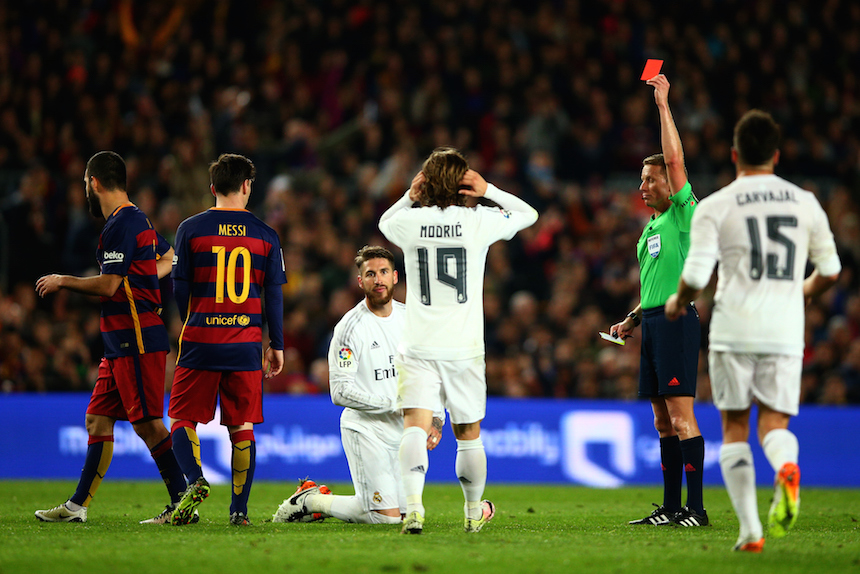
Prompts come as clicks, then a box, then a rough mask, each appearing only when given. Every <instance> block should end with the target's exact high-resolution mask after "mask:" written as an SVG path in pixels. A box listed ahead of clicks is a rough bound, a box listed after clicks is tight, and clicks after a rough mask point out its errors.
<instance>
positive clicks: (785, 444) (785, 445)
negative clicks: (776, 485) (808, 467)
mask: <svg viewBox="0 0 860 574" xmlns="http://www.w3.org/2000/svg"><path fill="white" fill-rule="evenodd" d="M761 448H762V450H764V454H765V456H766V457H767V461H768V462H769V463H770V465H771V466H772V467H773V471H774V472H779V469H781V468H782V465H784V464H785V463H787V462H793V463H795V464H797V455H798V452H799V451H800V446H799V445H798V444H797V437H796V436H794V433H793V432H791V431H790V430H788V429H774V430H772V431H770V432H769V433H767V434H766V435H765V436H764V440H763V441H761Z"/></svg>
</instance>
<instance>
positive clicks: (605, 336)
mask: <svg viewBox="0 0 860 574" xmlns="http://www.w3.org/2000/svg"><path fill="white" fill-rule="evenodd" d="M598 335H600V338H601V339H604V340H605V341H609V342H610V343H615V344H616V345H623V344H624V339H622V338H621V337H613V336H612V335H610V334H609V333H604V332H603V331H601V332H599V333H598Z"/></svg>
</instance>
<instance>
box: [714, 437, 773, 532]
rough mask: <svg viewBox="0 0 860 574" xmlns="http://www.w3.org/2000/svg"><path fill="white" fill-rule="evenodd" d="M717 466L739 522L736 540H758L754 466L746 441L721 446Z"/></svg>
mask: <svg viewBox="0 0 860 574" xmlns="http://www.w3.org/2000/svg"><path fill="white" fill-rule="evenodd" d="M720 469H721V470H722V471H723V482H725V483H726V490H727V491H728V492H729V498H730V499H731V501H732V506H733V507H734V509H735V514H736V515H737V517H738V522H740V526H741V532H740V538H739V539H746V540H760V539H761V537H762V532H763V530H762V526H761V519H760V518H759V516H758V501H757V499H756V489H755V466H754V465H753V456H752V449H751V448H750V445H749V443H746V442H731V443H728V444H723V446H722V447H720Z"/></svg>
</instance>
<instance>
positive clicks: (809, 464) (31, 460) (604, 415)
mask: <svg viewBox="0 0 860 574" xmlns="http://www.w3.org/2000/svg"><path fill="white" fill-rule="evenodd" d="M88 399H89V397H88V396H87V395H85V394H56V395H41V396H40V395H29V394H22V395H4V396H3V397H2V398H0V416H2V420H3V421H4V422H5V423H6V424H7V425H8V426H7V428H12V429H16V433H15V436H16V437H17V438H16V440H14V441H13V440H12V438H11V435H10V434H8V433H7V434H5V435H4V437H3V439H2V440H0V460H2V461H3V463H2V465H0V478H46V479H47V478H52V479H74V480H76V479H77V478H78V477H79V475H80V470H81V465H82V464H83V460H84V455H85V453H86V448H87V433H86V430H85V429H84V425H83V419H84V412H85V410H86V405H87V401H88ZM264 409H265V417H266V422H265V423H264V424H262V425H259V426H258V427H257V428H256V429H255V432H254V434H255V436H256V439H257V469H256V473H255V478H256V479H257V480H272V481H287V482H290V483H292V482H294V481H295V480H296V479H297V478H300V477H304V476H311V477H313V478H314V479H318V480H322V481H328V482H337V481H342V482H345V481H349V469H348V467H347V463H346V457H345V456H344V454H343V449H342V448H341V443H340V431H339V426H338V425H339V417H340V410H341V409H340V408H338V407H335V406H334V405H332V404H331V402H330V401H329V400H328V397H291V396H282V395H273V396H268V397H266V399H265V403H264ZM165 411H166V409H165ZM487 412H488V415H487V418H486V420H485V421H484V425H483V432H482V436H483V442H484V446H485V448H486V451H487V459H488V466H489V475H488V480H489V481H490V482H499V483H516V482H545V483H569V484H579V485H585V486H593V487H598V488H615V487H620V486H624V485H627V484H661V483H662V475H661V471H660V445H659V441H658V439H657V433H656V432H655V431H654V428H653V415H652V413H651V408H650V405H649V404H648V403H647V402H617V401H555V400H537V399H530V400H514V399H491V400H490V401H489V405H488V408H487ZM696 414H697V418H698V420H699V425H700V427H701V429H702V433H703V435H704V437H705V441H706V450H705V470H704V480H705V483H707V484H722V478H721V476H720V469H719V445H720V424H719V414H718V412H717V410H716V409H715V408H714V407H713V406H712V405H707V404H702V405H699V406H698V407H697V413H696ZM219 416H220V415H219V414H216V419H215V421H217V420H218V417H219ZM858 418H860V409H857V408H848V407H802V408H801V412H800V416H799V417H797V418H795V419H794V420H793V421H792V425H791V428H792V430H793V431H795V432H796V433H797V435H798V438H799V440H800V457H801V458H800V464H801V468H802V469H803V481H804V484H805V485H807V486H812V485H818V486H851V487H857V486H860V451H857V450H856V449H849V450H845V449H843V448H842V447H841V444H840V443H839V442H838V441H834V440H833V437H839V436H853V432H852V431H853V430H854V429H855V424H856V420H858ZM198 434H199V436H200V440H201V449H202V455H203V462H204V473H205V475H206V477H207V478H208V479H209V480H210V481H211V482H226V481H229V478H230V453H231V445H230V440H229V438H228V436H227V431H226V430H225V429H224V428H223V427H221V426H220V425H219V424H217V422H212V423H210V424H208V425H201V426H200V427H198ZM114 439H115V445H114V455H113V463H112V464H111V467H110V470H109V474H108V476H109V478H115V479H152V480H154V479H156V478H157V476H158V472H157V470H156V469H155V464H154V463H153V461H152V459H151V458H150V456H149V451H148V450H147V448H146V446H145V445H144V443H143V441H141V440H140V439H139V438H138V437H137V435H135V433H134V430H133V429H132V428H131V426H130V425H129V424H128V423H118V424H117V426H116V430H115V434H114ZM455 450H456V443H455V441H454V439H453V435H452V433H451V431H450V428H448V427H447V426H446V429H445V433H444V436H443V440H442V443H441V444H440V446H439V447H438V448H437V449H436V450H435V451H433V452H432V453H431V455H430V469H429V471H428V475H427V476H428V480H430V481H434V482H449V481H450V482H454V481H456V478H455V476H454V454H455ZM753 452H754V454H755V457H756V478H757V481H758V483H759V484H760V485H767V484H770V483H771V481H772V480H773V472H772V470H771V469H770V467H769V466H768V464H767V462H766V460H765V458H764V455H763V454H762V452H761V449H760V448H759V447H758V445H757V444H753ZM837 469H838V472H837Z"/></svg>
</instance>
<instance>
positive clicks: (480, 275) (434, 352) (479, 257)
mask: <svg viewBox="0 0 860 574" xmlns="http://www.w3.org/2000/svg"><path fill="white" fill-rule="evenodd" d="M484 197H486V198H487V199H489V200H492V201H494V202H496V203H497V204H498V205H500V206H501V208H498V207H486V206H478V207H474V208H467V207H456V206H454V207H447V208H445V209H440V208H438V207H421V208H412V201H410V200H409V193H408V192H407V193H406V195H404V196H403V197H402V198H401V199H400V200H399V201H398V202H397V203H395V204H394V205H393V206H391V208H389V209H388V211H386V212H385V213H384V214H383V215H382V218H381V219H380V221H379V229H380V230H381V231H382V233H383V234H384V235H385V237H386V238H388V240H389V241H391V242H392V243H394V244H395V245H397V246H398V247H400V249H402V250H403V254H404V259H405V266H406V277H407V281H408V288H407V295H406V327H405V330H404V337H403V340H402V341H401V343H400V345H399V347H398V350H399V351H400V352H401V353H403V354H404V355H407V356H410V357H416V358H419V359H427V360H440V359H441V360H461V359H468V358H472V357H479V356H483V354H484V266H485V264H486V259H487V251H488V250H489V248H490V245H492V244H493V243H495V242H496V241H499V240H501V239H505V240H509V239H511V238H512V237H513V236H514V235H516V233H517V232H518V231H519V230H521V229H524V228H526V227H528V226H530V225H532V224H533V223H534V222H535V221H537V218H538V214H537V211H535V210H534V209H533V208H532V207H531V206H530V205H528V204H527V203H526V202H524V201H522V200H521V199H519V198H517V197H516V196H514V195H511V194H509V193H507V192H504V191H502V190H500V189H498V188H497V187H495V186H493V185H489V186H488V188H487V192H486V194H485V195H484Z"/></svg>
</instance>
